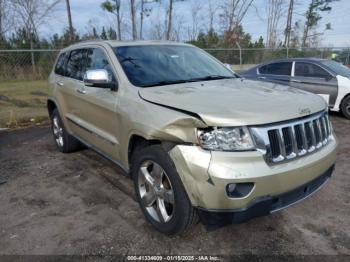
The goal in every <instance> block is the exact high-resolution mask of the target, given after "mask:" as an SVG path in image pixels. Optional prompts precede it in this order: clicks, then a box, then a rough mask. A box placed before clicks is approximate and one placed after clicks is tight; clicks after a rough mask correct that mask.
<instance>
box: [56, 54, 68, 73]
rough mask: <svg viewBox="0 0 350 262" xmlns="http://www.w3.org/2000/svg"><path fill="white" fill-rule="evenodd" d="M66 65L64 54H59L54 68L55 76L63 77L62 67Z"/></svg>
mask: <svg viewBox="0 0 350 262" xmlns="http://www.w3.org/2000/svg"><path fill="white" fill-rule="evenodd" d="M65 63H66V53H62V54H60V56H59V57H58V59H57V63H56V66H55V74H57V75H61V76H64V66H65Z"/></svg>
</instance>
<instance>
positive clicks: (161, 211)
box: [138, 160, 175, 223]
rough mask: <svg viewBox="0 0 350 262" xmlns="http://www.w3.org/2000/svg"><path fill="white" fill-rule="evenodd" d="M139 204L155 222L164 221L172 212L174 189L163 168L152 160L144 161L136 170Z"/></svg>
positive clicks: (167, 219) (168, 218)
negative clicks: (137, 170)
mask: <svg viewBox="0 0 350 262" xmlns="http://www.w3.org/2000/svg"><path fill="white" fill-rule="evenodd" d="M138 190H139V194H140V198H141V205H142V206H143V207H144V208H145V210H146V211H147V213H148V214H149V215H150V216H151V217H152V218H153V219H154V220H156V221H157V222H159V223H166V222H168V221H169V220H170V219H171V218H172V216H173V214H174V205H175V199H174V190H173V187H172V185H171V182H170V180H169V177H168V176H167V174H166V173H165V171H164V169H163V168H162V167H161V166H160V165H159V164H157V163H155V162H154V161H150V160H148V161H145V162H143V164H142V165H141V166H140V169H139V172H138Z"/></svg>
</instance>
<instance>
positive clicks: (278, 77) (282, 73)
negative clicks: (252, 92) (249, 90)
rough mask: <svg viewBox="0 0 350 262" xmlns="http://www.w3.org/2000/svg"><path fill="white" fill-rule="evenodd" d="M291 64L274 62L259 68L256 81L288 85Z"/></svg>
mask: <svg viewBox="0 0 350 262" xmlns="http://www.w3.org/2000/svg"><path fill="white" fill-rule="evenodd" d="M291 71H292V62H276V63H270V64H266V65H263V66H261V67H260V68H259V74H258V79H259V80H261V81H267V82H272V83H276V84H281V85H289V81H290V76H291Z"/></svg>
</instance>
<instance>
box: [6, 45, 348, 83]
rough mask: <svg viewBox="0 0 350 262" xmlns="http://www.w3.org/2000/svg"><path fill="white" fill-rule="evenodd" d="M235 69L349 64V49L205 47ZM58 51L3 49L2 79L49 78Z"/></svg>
mask: <svg viewBox="0 0 350 262" xmlns="http://www.w3.org/2000/svg"><path fill="white" fill-rule="evenodd" d="M205 51H207V52H208V53H210V54H211V55H213V56H214V57H216V58H218V59H219V60H220V61H222V62H223V63H227V64H231V65H233V68H234V69H235V70H238V71H240V70H245V69H247V68H249V67H250V66H253V65H256V64H259V63H262V62H265V61H268V60H272V59H278V58H287V57H319V58H328V59H334V58H335V59H336V60H337V61H339V62H341V63H343V64H346V65H348V64H350V48H344V47H340V48H306V49H291V48H290V49H287V48H277V49H269V48H259V49H258V48H242V49H239V48H231V49H205ZM58 52H59V50H0V81H6V80H38V79H47V77H48V75H49V73H50V71H51V70H52V66H53V64H54V62H55V59H56V56H57V54H58Z"/></svg>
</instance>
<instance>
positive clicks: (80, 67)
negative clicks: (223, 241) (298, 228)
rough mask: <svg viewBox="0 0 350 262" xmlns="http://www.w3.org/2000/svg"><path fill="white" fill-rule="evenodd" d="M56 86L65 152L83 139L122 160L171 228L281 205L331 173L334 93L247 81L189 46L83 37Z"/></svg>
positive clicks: (144, 205)
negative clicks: (330, 98)
mask: <svg viewBox="0 0 350 262" xmlns="http://www.w3.org/2000/svg"><path fill="white" fill-rule="evenodd" d="M49 82H50V94H49V98H48V104H47V105H48V110H49V114H50V118H51V120H52V131H53V136H54V138H55V141H56V144H57V147H58V149H59V150H60V151H61V152H64V153H69V152H73V151H76V150H78V149H80V148H81V147H82V145H85V146H87V147H89V148H91V149H93V150H95V151H96V152H98V153H99V154H101V155H103V156H105V157H106V158H108V159H109V160H111V161H113V162H114V163H116V164H117V165H119V166H120V167H121V168H122V169H123V170H124V171H125V172H126V173H128V174H130V176H131V177H132V179H133V181H134V184H135V191H136V194H137V198H138V201H139V204H140V207H141V210H142V211H143V214H144V215H145V217H146V219H147V220H148V221H149V222H150V223H151V224H152V225H153V226H154V227H155V228H156V229H157V230H159V231H161V232H163V233H165V234H176V233H181V232H183V231H184V230H186V229H188V228H189V227H190V226H191V225H193V224H194V223H196V222H197V221H198V218H199V219H200V220H201V221H202V223H204V224H205V225H206V226H207V227H215V226H218V225H224V224H227V223H232V222H242V221H246V220H248V219H251V218H253V217H257V216H262V215H267V214H270V213H273V212H276V211H278V210H281V209H283V208H285V207H288V206H290V205H292V204H294V203H296V202H299V201H300V200H302V199H304V198H306V197H308V196H310V195H311V194H312V193H314V192H315V191H317V190H318V189H319V188H320V187H321V186H322V185H323V184H324V183H325V182H326V181H327V179H328V178H329V177H330V176H331V173H332V171H333V167H334V163H335V157H336V147H337V142H336V138H335V136H334V133H333V131H332V126H331V124H330V121H329V118H328V113H327V104H326V103H325V101H324V99H322V98H320V97H318V96H316V95H314V94H311V93H308V92H305V91H302V90H298V89H294V88H291V87H287V86H280V85H277V84H271V83H263V82H257V81H251V80H245V79H242V78H239V77H238V76H236V75H235V73H233V72H232V71H230V70H229V69H228V68H226V67H225V66H224V65H223V64H222V63H220V62H219V61H218V60H216V59H215V58H213V57H212V56H210V55H208V54H207V53H206V52H204V51H202V50H201V49H198V48H196V47H193V46H191V45H187V44H179V43H173V42H154V41H149V42H117V41H92V42H83V43H79V44H75V45H72V46H70V47H68V48H66V49H64V50H62V51H61V52H60V54H59V56H58V59H57V62H56V64H55V66H54V69H53V71H52V73H51V75H50V78H49ZM320 212H322V211H321V210H320Z"/></svg>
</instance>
